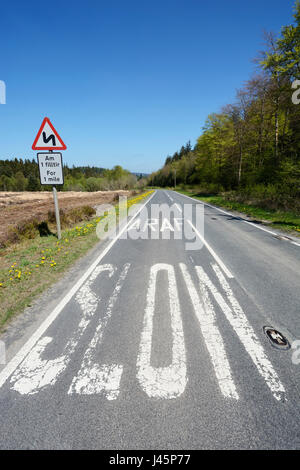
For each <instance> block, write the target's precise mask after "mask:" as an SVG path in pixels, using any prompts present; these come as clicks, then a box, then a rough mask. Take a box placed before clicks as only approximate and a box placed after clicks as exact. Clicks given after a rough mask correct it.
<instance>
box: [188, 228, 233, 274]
mask: <svg viewBox="0 0 300 470" xmlns="http://www.w3.org/2000/svg"><path fill="white" fill-rule="evenodd" d="M188 223H189V224H190V226H191V227H192V228H193V230H194V231H195V233H196V235H197V236H198V237H199V238H200V240H201V241H202V243H203V245H205V246H206V248H207V249H208V251H209V252H210V254H211V255H212V256H213V257H214V258H215V260H216V262H217V263H218V265H219V266H220V268H221V269H222V270H223V271H224V273H225V274H226V276H227V277H229V278H230V279H233V278H234V275H233V274H232V273H231V272H230V271H229V269H228V268H227V267H226V266H225V264H224V263H223V261H222V260H221V259H220V258H219V256H218V255H217V253H216V252H215V251H214V250H213V249H212V247H211V246H210V245H209V244H208V243H207V241H206V240H205V239H204V238H203V236H202V235H201V234H200V233H199V232H198V230H197V229H196V227H195V226H194V225H193V224H192V222H191V221H190V220H188Z"/></svg>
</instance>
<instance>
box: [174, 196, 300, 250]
mask: <svg viewBox="0 0 300 470" xmlns="http://www.w3.org/2000/svg"><path fill="white" fill-rule="evenodd" d="M175 193H176V194H179V195H180V196H184V197H187V198H188V199H191V200H192V201H194V202H198V203H202V204H204V205H205V206H208V207H211V208H212V209H216V210H217V211H219V212H222V213H223V214H226V215H230V217H232V216H233V215H234V214H233V213H232V212H228V211H224V210H223V209H220V208H219V207H216V206H212V205H211V204H208V202H204V201H201V199H195V198H193V197H190V196H187V195H186V194H182V193H178V192H177V191H175ZM241 222H244V223H245V224H248V225H251V226H252V227H255V228H257V229H258V230H262V231H263V232H266V233H269V234H270V235H276V236H280V234H279V233H276V232H272V231H271V230H268V229H267V228H265V227H262V226H260V225H258V224H255V223H254V222H250V221H249V220H244V219H242V218H241ZM287 241H289V242H290V243H291V244H292V245H295V246H300V243H298V242H296V241H293V240H287Z"/></svg>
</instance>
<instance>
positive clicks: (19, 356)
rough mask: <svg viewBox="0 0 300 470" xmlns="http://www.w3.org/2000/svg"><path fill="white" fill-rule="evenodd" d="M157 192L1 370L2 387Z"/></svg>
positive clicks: (0, 382)
mask: <svg viewBox="0 0 300 470" xmlns="http://www.w3.org/2000/svg"><path fill="white" fill-rule="evenodd" d="M155 194H156V191H155V192H154V193H153V194H152V196H150V198H149V199H148V200H147V201H146V202H145V203H144V204H143V205H142V207H140V208H139V209H138V210H137V212H136V213H135V214H134V215H133V217H132V218H131V220H130V221H129V222H128V223H127V224H126V225H125V226H124V227H123V228H122V229H121V230H120V231H119V233H118V234H117V235H116V236H115V238H114V239H113V240H112V241H111V242H110V243H109V245H107V247H106V248H105V249H104V250H103V251H102V252H101V254H100V255H99V256H98V258H97V259H96V260H95V261H94V263H93V264H92V265H91V266H90V267H89V268H88V269H87V270H86V272H85V273H84V274H83V275H82V276H81V278H80V279H79V280H78V281H77V282H76V284H75V285H74V286H73V287H72V289H71V290H70V291H69V292H68V293H67V295H65V297H64V298H63V299H62V300H61V301H60V302H59V304H58V305H57V306H56V307H55V309H54V310H53V311H52V312H51V313H50V314H49V315H48V317H47V318H46V320H44V322H43V323H42V324H41V325H40V326H39V328H38V329H37V330H36V331H35V332H34V333H33V335H32V336H31V337H30V338H29V340H28V341H27V342H26V343H25V344H24V345H23V346H22V347H21V349H20V350H19V351H18V352H17V353H16V354H15V356H14V357H13V358H12V359H11V360H10V362H9V363H8V364H7V365H6V366H5V367H4V369H3V370H2V371H1V372H0V388H1V387H2V385H4V383H5V382H6V380H7V379H8V378H9V377H10V375H11V374H12V373H13V372H14V371H15V369H16V368H17V367H18V365H19V364H20V363H21V362H22V361H23V359H24V358H25V357H26V355H27V354H28V353H29V352H30V350H31V349H32V348H33V346H34V345H35V343H36V342H37V341H38V340H39V339H40V337H41V336H42V335H43V334H44V333H45V331H46V330H47V329H48V328H49V326H50V325H51V324H52V323H53V321H54V320H55V319H56V317H57V316H58V315H59V314H60V312H61V311H62V310H63V308H64V307H65V306H66V305H67V303H68V302H69V301H70V300H71V298H72V297H73V296H74V294H75V293H76V292H77V291H78V289H79V288H80V287H81V286H82V284H83V283H84V282H85V281H86V279H87V278H88V277H89V276H90V275H91V273H92V272H93V270H94V269H95V268H96V266H97V265H98V264H99V263H100V261H101V260H102V258H103V257H104V256H105V255H106V254H107V253H108V252H109V250H110V249H111V248H112V246H113V245H114V244H115V242H116V241H117V240H118V239H119V237H120V236H121V235H122V233H124V232H125V230H126V229H127V228H128V227H129V225H130V224H131V223H132V222H133V220H134V219H135V218H136V216H137V215H138V214H139V213H140V212H141V210H142V209H143V208H144V207H145V205H146V204H148V202H149V201H150V200H151V199H152V198H153V196H154V195H155Z"/></svg>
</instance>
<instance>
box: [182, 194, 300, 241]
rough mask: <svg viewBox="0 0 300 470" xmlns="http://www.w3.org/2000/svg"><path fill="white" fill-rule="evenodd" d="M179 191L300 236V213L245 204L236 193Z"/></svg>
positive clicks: (257, 202) (255, 203)
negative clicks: (213, 193) (218, 193)
mask: <svg viewBox="0 0 300 470" xmlns="http://www.w3.org/2000/svg"><path fill="white" fill-rule="evenodd" d="M177 191H178V192H180V193H182V194H185V195H187V196H190V197H193V198H195V199H200V200H201V201H203V202H207V203H208V204H212V205H215V206H219V207H224V208H226V209H229V210H232V211H236V212H240V213H242V214H245V215H246V216H248V217H251V219H252V220H255V221H259V222H263V223H264V224H267V225H269V226H270V227H273V228H280V229H282V230H284V231H286V232H290V233H291V234H293V235H296V236H297V235H300V214H299V213H298V214H297V213H295V212H290V211H280V210H270V209H265V208H263V207H260V204H261V201H256V202H253V203H252V204H249V203H245V202H243V201H242V200H238V199H237V195H236V194H235V193H233V194H231V195H230V194H226V193H225V194H223V195H208V194H207V193H206V192H204V193H203V192H201V191H200V192H199V191H195V190H190V191H187V190H182V189H177ZM250 202H251V201H250Z"/></svg>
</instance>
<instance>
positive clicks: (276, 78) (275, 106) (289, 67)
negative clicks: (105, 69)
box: [148, 1, 300, 210]
mask: <svg viewBox="0 0 300 470" xmlns="http://www.w3.org/2000/svg"><path fill="white" fill-rule="evenodd" d="M294 18H295V24H293V25H290V26H286V27H284V28H283V29H282V32H281V36H280V37H279V38H276V37H274V35H273V34H266V43H267V49H266V51H265V52H264V53H263V54H262V57H261V59H260V60H259V64H260V68H261V72H260V74H258V75H256V76H254V77H252V78H251V80H249V81H248V82H246V84H245V86H244V87H243V88H242V89H241V90H239V91H238V92H237V95H236V101H235V102H234V103H233V104H229V105H227V106H225V107H224V108H223V109H222V110H221V112H219V113H212V114H210V115H209V116H208V118H207V120H206V122H205V125H204V127H203V130H202V134H201V135H200V137H199V138H198V139H197V142H196V145H195V146H194V148H192V147H191V145H190V143H188V144H187V145H186V146H183V147H181V149H180V151H178V152H175V153H174V155H173V156H168V157H167V159H166V161H165V165H164V167H163V168H161V169H160V170H159V171H157V172H155V173H153V174H152V175H150V177H149V178H148V184H149V185H151V186H160V187H161V186H162V187H171V186H174V185H175V173H176V184H177V185H179V186H181V187H182V186H183V187H188V186H189V185H190V186H194V187H195V186H198V187H199V188H201V192H202V193H206V194H209V193H214V194H216V192H218V191H219V192H221V191H223V190H225V191H235V194H239V195H240V196H241V197H244V196H245V195H246V194H247V195H248V197H251V198H253V199H254V200H256V202H257V201H258V200H263V199H264V200H265V201H267V204H268V206H269V207H272V208H273V207H274V208H275V207H281V208H283V209H287V208H293V209H296V210H300V207H299V206H300V203H299V201H300V125H299V123H300V105H298V106H297V105H295V104H293V102H292V93H293V89H292V82H293V80H294V79H295V78H300V1H297V2H296V5H295V15H294Z"/></svg>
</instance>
